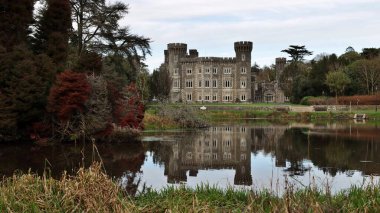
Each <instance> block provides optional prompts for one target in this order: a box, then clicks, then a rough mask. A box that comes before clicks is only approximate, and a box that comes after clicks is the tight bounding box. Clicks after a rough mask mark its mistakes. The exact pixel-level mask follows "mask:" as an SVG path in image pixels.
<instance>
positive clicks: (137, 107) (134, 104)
mask: <svg viewBox="0 0 380 213" xmlns="http://www.w3.org/2000/svg"><path fill="white" fill-rule="evenodd" d="M123 93H124V94H123V95H124V96H123V100H122V102H123V105H124V106H125V107H124V109H123V110H122V113H121V118H120V122H119V125H120V126H121V127H129V128H133V129H143V128H144V126H143V123H142V121H143V119H144V112H145V109H144V104H143V102H142V100H141V97H140V95H139V92H138V90H137V88H136V85H135V84H134V83H132V84H130V85H128V86H127V87H125V88H124V90H123Z"/></svg>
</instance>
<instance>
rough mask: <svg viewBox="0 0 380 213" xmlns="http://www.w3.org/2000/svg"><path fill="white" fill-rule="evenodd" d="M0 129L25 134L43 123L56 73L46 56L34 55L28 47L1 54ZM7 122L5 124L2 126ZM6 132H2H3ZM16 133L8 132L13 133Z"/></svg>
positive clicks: (18, 47) (19, 47)
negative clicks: (38, 123) (32, 127)
mask: <svg viewBox="0 0 380 213" xmlns="http://www.w3.org/2000/svg"><path fill="white" fill-rule="evenodd" d="M0 70H1V72H0V85H1V88H0V94H1V96H0V106H1V108H2V109H3V110H4V111H3V110H1V111H0V117H3V118H4V120H3V119H1V122H0V123H1V124H0V126H3V125H4V127H5V126H7V128H4V129H12V130H13V131H14V130H15V131H19V132H18V134H17V135H14V136H16V137H18V136H26V135H24V133H27V132H28V131H29V128H30V127H31V126H32V124H33V123H35V122H40V121H43V119H44V115H45V108H46V105H47V96H48V92H49V88H50V86H51V83H52V81H53V78H54V75H55V72H54V70H55V69H54V65H53V62H52V61H51V60H50V58H49V57H48V56H46V55H37V56H35V55H33V53H32V52H31V51H30V50H28V49H27V48H26V47H25V46H17V47H13V51H11V52H8V53H3V54H0ZM3 121H4V123H2V122H3ZM1 129H3V128H1ZM13 131H9V132H8V133H11V132H13Z"/></svg>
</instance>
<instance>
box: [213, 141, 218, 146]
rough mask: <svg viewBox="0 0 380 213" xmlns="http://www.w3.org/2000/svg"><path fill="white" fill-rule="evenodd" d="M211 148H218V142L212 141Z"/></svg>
mask: <svg viewBox="0 0 380 213" xmlns="http://www.w3.org/2000/svg"><path fill="white" fill-rule="evenodd" d="M212 146H213V147H217V146H218V140H216V139H214V140H212Z"/></svg>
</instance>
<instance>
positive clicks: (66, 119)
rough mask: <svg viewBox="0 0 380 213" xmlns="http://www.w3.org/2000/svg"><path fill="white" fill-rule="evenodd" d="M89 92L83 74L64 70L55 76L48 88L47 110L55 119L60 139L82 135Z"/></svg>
mask: <svg viewBox="0 0 380 213" xmlns="http://www.w3.org/2000/svg"><path fill="white" fill-rule="evenodd" d="M90 94H91V85H90V84H89V83H88V81H87V79H86V75H85V74H83V73H75V72H73V71H70V70H66V71H64V72H62V73H60V74H59V75H58V76H57V81H56V83H55V85H54V86H53V87H52V88H51V90H50V95H49V105H48V110H49V112H51V113H52V114H53V115H54V117H55V118H56V119H57V122H56V125H57V132H58V133H59V134H60V136H61V140H63V139H65V138H66V139H67V137H70V139H74V140H75V139H77V138H79V137H81V136H84V133H85V121H84V114H85V113H86V110H87V107H86V102H87V100H88V99H89V97H90Z"/></svg>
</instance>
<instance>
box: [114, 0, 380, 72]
mask: <svg viewBox="0 0 380 213" xmlns="http://www.w3.org/2000/svg"><path fill="white" fill-rule="evenodd" d="M119 1H123V2H125V3H128V4H129V6H130V12H129V14H128V15H127V16H126V17H125V18H124V19H123V24H126V25H129V26H130V27H131V30H132V32H133V33H136V34H139V35H144V36H146V37H149V38H151V39H152V41H153V42H152V44H151V47H152V56H148V57H147V60H146V63H147V64H148V66H149V69H150V70H151V71H152V70H153V69H154V68H157V67H158V66H159V65H160V64H161V63H162V62H163V60H164V54H163V51H164V49H166V47H167V44H168V43H173V42H181V43H187V44H188V48H190V49H198V51H199V54H200V56H216V57H232V56H234V55H235V53H234V48H233V42H235V41H252V42H253V54H252V64H253V63H254V62H256V63H257V64H259V65H260V66H264V65H270V64H272V63H274V59H275V58H276V57H281V56H282V57H285V56H287V55H286V54H284V53H281V50H283V49H286V48H287V47H288V46H289V45H292V44H295V45H306V48H307V49H309V50H311V51H313V52H314V55H313V56H311V57H310V58H312V57H314V56H315V55H316V54H320V53H337V54H342V53H343V52H344V51H345V49H346V48H347V47H348V46H352V47H353V48H354V49H355V50H357V51H361V49H362V48H363V47H377V48H379V47H380V15H379V14H380V0H264V1H259V0H232V1H220V0H119Z"/></svg>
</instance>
